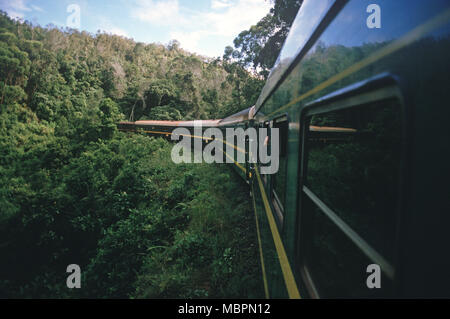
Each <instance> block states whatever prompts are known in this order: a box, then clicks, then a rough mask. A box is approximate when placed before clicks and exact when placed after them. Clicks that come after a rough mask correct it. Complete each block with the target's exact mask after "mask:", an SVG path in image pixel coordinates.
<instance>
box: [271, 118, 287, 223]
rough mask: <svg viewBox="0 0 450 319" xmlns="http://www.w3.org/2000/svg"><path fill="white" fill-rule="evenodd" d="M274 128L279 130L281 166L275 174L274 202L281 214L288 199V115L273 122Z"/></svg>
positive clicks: (273, 180)
mask: <svg viewBox="0 0 450 319" xmlns="http://www.w3.org/2000/svg"><path fill="white" fill-rule="evenodd" d="M273 128H277V129H278V130H279V131H278V132H279V151H280V156H279V167H278V172H277V173H275V174H273V175H272V176H271V177H272V187H273V197H272V202H273V205H274V207H275V210H276V211H278V213H279V214H281V215H282V214H283V210H284V201H285V199H286V169H287V137H288V121H287V118H286V117H282V118H280V119H277V120H275V121H274V122H273Z"/></svg>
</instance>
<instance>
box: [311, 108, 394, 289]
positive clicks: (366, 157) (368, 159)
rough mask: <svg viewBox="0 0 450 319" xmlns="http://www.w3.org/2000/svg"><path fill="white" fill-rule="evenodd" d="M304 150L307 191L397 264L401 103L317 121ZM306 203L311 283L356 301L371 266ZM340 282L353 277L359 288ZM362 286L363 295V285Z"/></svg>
mask: <svg viewBox="0 0 450 319" xmlns="http://www.w3.org/2000/svg"><path fill="white" fill-rule="evenodd" d="M306 143H307V145H306V149H307V154H306V159H307V164H306V165H307V168H306V182H305V185H306V186H307V187H308V188H309V189H310V190H311V191H312V193H314V194H315V195H316V196H317V197H318V198H319V199H320V200H321V201H322V202H324V203H325V204H326V205H327V206H328V207H329V208H330V209H331V210H332V211H333V212H334V213H335V214H336V215H337V216H339V217H340V218H341V219H342V220H343V221H344V222H345V223H346V224H347V225H348V226H349V227H350V228H351V229H353V230H354V231H355V232H356V233H357V234H358V235H359V236H360V237H362V238H363V239H364V240H365V241H366V242H367V243H368V244H369V245H370V246H372V248H374V249H375V250H376V251H377V252H378V253H380V254H381V255H382V256H383V257H384V258H386V259H387V260H388V261H390V262H392V260H393V254H394V251H393V249H394V240H395V238H394V237H395V223H396V211H397V201H398V187H399V183H398V178H399V171H400V154H401V148H402V143H401V118H400V107H399V105H398V102H397V101H396V100H390V101H383V102H377V103H373V104H372V105H366V106H359V107H355V108H349V109H344V110H339V111H335V112H330V113H326V114H321V115H315V116H313V117H311V118H310V128H309V132H308V137H307V142H306ZM303 198H304V206H303V208H304V212H305V214H306V215H305V218H306V219H305V221H306V222H307V223H308V226H306V228H309V229H310V230H309V231H313V233H311V234H310V235H309V236H308V238H312V242H310V243H309V246H308V248H307V251H308V254H307V257H306V259H307V261H306V262H307V264H308V263H309V266H308V268H309V267H311V268H310V272H311V273H312V277H313V278H314V279H315V280H319V281H324V282H323V283H320V286H322V288H323V291H324V292H325V293H328V292H327V291H329V292H330V293H332V294H334V293H336V294H338V295H339V293H340V292H342V293H343V294H345V295H346V296H353V294H354V293H355V291H359V288H360V284H361V278H359V277H360V276H364V278H366V277H367V274H366V273H365V267H366V266H367V265H368V264H370V263H371V262H370V261H368V260H364V258H365V257H364V255H363V253H362V252H361V251H359V249H358V248H357V247H356V246H355V245H354V244H352V243H351V241H350V240H349V239H348V238H347V237H346V236H345V235H344V234H343V233H341V231H340V230H339V229H338V228H337V227H336V226H335V225H334V224H333V223H332V222H331V221H330V220H328V217H326V215H324V214H323V212H321V210H320V209H319V208H318V207H317V206H315V204H312V203H310V200H309V198H307V196H306V195H305V194H304V195H303ZM363 257H364V258H363ZM364 265H365V266H364ZM355 267H356V268H355ZM340 268H341V269H340ZM338 269H340V270H338ZM333 271H336V272H339V273H341V272H344V273H346V274H345V275H344V274H343V273H341V274H340V275H339V274H333ZM361 274H362V275H361ZM335 275H336V276H338V277H339V276H341V278H347V277H346V276H351V277H352V278H353V279H354V280H356V282H353V281H352V280H351V279H350V278H347V279H346V280H340V279H337V278H334V276H335ZM332 277H333V278H332ZM357 278H359V279H357ZM362 283H363V284H364V287H365V280H364V281H362ZM358 287H359V288H358ZM319 289H320V288H319ZM365 289H366V290H367V288H365ZM344 292H345V293H344ZM321 293H322V292H321V291H319V294H321ZM358 293H359V292H358ZM338 295H336V296H338ZM364 295H365V294H364V293H363V292H362V291H361V296H364ZM355 296H356V295H355Z"/></svg>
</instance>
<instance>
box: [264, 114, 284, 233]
mask: <svg viewBox="0 0 450 319" xmlns="http://www.w3.org/2000/svg"><path fill="white" fill-rule="evenodd" d="M284 122H285V123H286V138H287V137H288V135H289V116H288V114H287V113H284V114H281V115H279V116H277V117H276V118H274V119H272V120H271V121H270V125H269V127H270V128H273V127H275V124H277V123H284ZM269 136H270V137H269V140H270V141H271V138H272V136H271V135H270V131H269ZM279 137H280V141H281V139H282V134H279ZM281 143H282V142H280V144H281ZM285 143H286V154H285V157H286V161H285V163H284V170H285V171H287V162H288V156H287V155H288V153H289V151H288V143H287V141H285ZM280 153H281V145H280ZM280 168H281V167H279V168H278V171H279V170H280ZM277 174H278V172H277V173H275V174H271V175H270V180H269V194H270V205H271V206H272V210H273V211H274V212H275V220H276V222H277V225H278V229H279V230H280V231H282V230H283V225H284V219H285V207H284V206H285V202H284V203H283V201H282V200H281V199H280V197H279V196H278V194H277V192H276V191H275V187H274V180H275V178H276V176H273V175H277ZM282 187H284V191H285V193H286V190H287V179H286V180H285V182H284V185H283V186H282ZM285 201H286V198H285Z"/></svg>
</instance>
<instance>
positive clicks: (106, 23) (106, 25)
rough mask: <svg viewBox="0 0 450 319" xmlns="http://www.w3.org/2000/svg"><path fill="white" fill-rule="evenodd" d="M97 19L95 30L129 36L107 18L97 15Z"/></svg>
mask: <svg viewBox="0 0 450 319" xmlns="http://www.w3.org/2000/svg"><path fill="white" fill-rule="evenodd" d="M98 21H99V24H98V26H97V28H96V29H97V30H101V31H104V32H106V33H110V34H115V35H120V36H123V37H127V38H129V37H130V36H129V35H128V33H127V32H126V31H125V30H123V29H121V28H119V27H117V26H115V25H114V24H113V23H112V22H111V21H110V20H109V19H108V18H106V17H98Z"/></svg>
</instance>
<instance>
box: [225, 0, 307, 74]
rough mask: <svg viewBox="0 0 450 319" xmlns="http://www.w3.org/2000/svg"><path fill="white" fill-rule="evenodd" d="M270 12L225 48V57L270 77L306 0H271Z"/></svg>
mask: <svg viewBox="0 0 450 319" xmlns="http://www.w3.org/2000/svg"><path fill="white" fill-rule="evenodd" d="M271 1H272V2H273V4H274V6H273V8H272V9H270V12H269V13H268V14H267V15H266V16H265V17H263V18H262V19H261V20H260V21H259V22H258V23H257V24H256V25H254V26H251V27H250V29H248V30H245V31H242V32H241V33H240V34H239V35H238V36H237V37H236V38H235V39H234V41H233V44H234V48H235V49H233V48H232V47H230V46H228V47H227V48H225V53H224V58H227V59H230V58H233V59H235V60H237V61H238V62H239V63H240V64H241V65H243V66H245V67H247V68H251V69H253V71H254V72H257V71H258V73H259V74H260V75H263V76H264V77H267V76H268V74H269V71H270V69H271V68H272V67H273V65H274V64H275V61H276V59H277V57H278V54H279V53H280V51H281V48H282V46H283V43H284V40H285V39H286V37H287V35H288V33H289V30H290V29H291V26H292V23H293V22H294V19H295V17H296V15H297V12H298V10H299V8H300V6H301V5H302V3H303V0H271Z"/></svg>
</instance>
